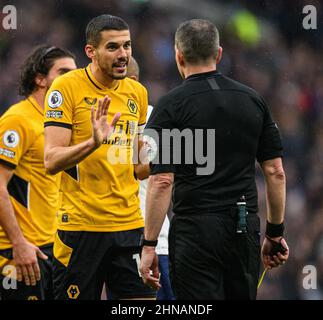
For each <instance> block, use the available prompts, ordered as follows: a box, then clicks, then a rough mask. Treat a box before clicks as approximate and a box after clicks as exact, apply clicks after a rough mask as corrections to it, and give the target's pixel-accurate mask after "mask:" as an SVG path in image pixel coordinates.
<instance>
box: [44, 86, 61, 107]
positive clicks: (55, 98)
mask: <svg viewBox="0 0 323 320" xmlns="http://www.w3.org/2000/svg"><path fill="white" fill-rule="evenodd" d="M47 103H48V106H49V107H50V108H52V109H55V108H58V107H60V106H61V105H62V104H63V96H62V94H61V93H60V92H59V91H58V90H54V91H53V92H51V93H50V95H49V96H48V101H47Z"/></svg>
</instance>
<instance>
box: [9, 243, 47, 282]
mask: <svg viewBox="0 0 323 320" xmlns="http://www.w3.org/2000/svg"><path fill="white" fill-rule="evenodd" d="M12 255H13V260H14V263H15V266H16V270H17V280H18V281H23V280H24V281H25V283H26V285H27V286H30V285H32V286H35V285H36V283H37V281H39V280H40V269H39V265H38V260H37V257H38V258H40V259H43V260H47V259H48V257H47V256H46V255H45V254H44V253H43V252H41V250H40V249H39V248H38V247H36V246H35V245H33V244H32V243H30V242H28V241H26V240H24V241H21V242H19V243H17V244H14V245H13V247H12Z"/></svg>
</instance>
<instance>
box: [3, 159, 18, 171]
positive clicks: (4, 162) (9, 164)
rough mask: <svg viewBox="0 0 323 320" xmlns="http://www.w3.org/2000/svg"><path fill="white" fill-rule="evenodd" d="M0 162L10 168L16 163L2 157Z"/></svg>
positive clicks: (13, 167)
mask: <svg viewBox="0 0 323 320" xmlns="http://www.w3.org/2000/svg"><path fill="white" fill-rule="evenodd" d="M0 163H1V164H3V165H4V166H6V167H8V168H10V169H16V167H17V166H16V165H15V164H13V163H11V162H9V161H6V160H3V159H0Z"/></svg>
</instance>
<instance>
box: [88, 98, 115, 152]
mask: <svg viewBox="0 0 323 320" xmlns="http://www.w3.org/2000/svg"><path fill="white" fill-rule="evenodd" d="M110 103H111V98H109V97H108V96H105V97H104V98H103V99H99V102H98V108H97V110H96V111H95V110H94V106H92V108H91V122H92V138H93V140H94V144H95V146H96V147H99V146H100V145H101V144H102V143H103V142H104V141H106V140H107V139H108V138H109V137H110V135H111V134H112V132H113V128H114V126H115V125H116V123H117V121H118V120H119V119H120V116H121V114H120V112H117V113H116V114H115V115H114V116H113V118H112V121H111V123H108V121H107V119H108V110H109V106H110Z"/></svg>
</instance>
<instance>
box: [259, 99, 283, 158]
mask: <svg viewBox="0 0 323 320" xmlns="http://www.w3.org/2000/svg"><path fill="white" fill-rule="evenodd" d="M260 103H261V106H262V108H263V110H264V122H263V127H262V133H261V136H260V139H259V142H258V150H257V161H258V162H263V161H266V160H271V159H275V158H279V157H282V156H283V146H282V141H281V137H280V133H279V130H278V127H277V124H276V123H275V122H274V121H273V119H272V116H271V114H270V111H269V108H268V106H267V104H266V103H265V102H264V101H263V100H262V99H260Z"/></svg>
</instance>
